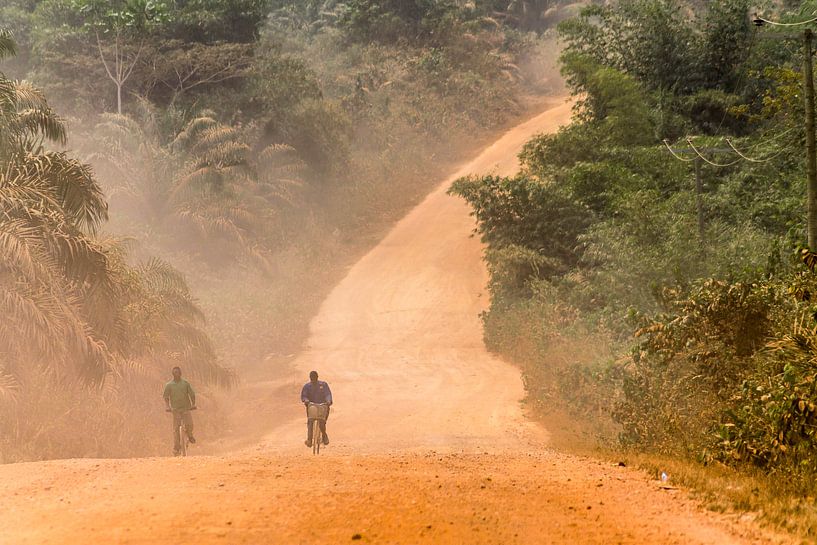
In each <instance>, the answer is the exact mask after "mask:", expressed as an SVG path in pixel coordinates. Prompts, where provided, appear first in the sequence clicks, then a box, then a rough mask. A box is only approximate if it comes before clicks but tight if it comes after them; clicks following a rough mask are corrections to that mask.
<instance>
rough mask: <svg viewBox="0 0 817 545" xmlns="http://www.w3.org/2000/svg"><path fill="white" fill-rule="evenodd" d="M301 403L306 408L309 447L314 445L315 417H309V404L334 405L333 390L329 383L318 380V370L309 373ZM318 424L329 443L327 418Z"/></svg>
mask: <svg viewBox="0 0 817 545" xmlns="http://www.w3.org/2000/svg"><path fill="white" fill-rule="evenodd" d="M301 403H303V404H304V405H305V406H306V408H307V412H306V441H304V444H305V445H306V446H308V447H311V446H312V423H313V422H314V419H312V418H309V404H310V403H325V404H326V405H327V406H331V405H332V391H331V390H330V389H329V385H328V384H327V383H325V382H324V381H322V380H318V372H317V371H312V372H310V373H309V382H307V383H306V384H304V387H303V388H302V389H301ZM326 418H329V411H328V410H327V411H326ZM318 425H319V426H320V427H321V435H323V444H324V445H328V444H329V436H328V435H326V419H318Z"/></svg>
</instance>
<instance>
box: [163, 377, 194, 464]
mask: <svg viewBox="0 0 817 545" xmlns="http://www.w3.org/2000/svg"><path fill="white" fill-rule="evenodd" d="M163 397H164V400H165V407H166V410H167V412H172V413H173V456H178V455H179V453H180V452H181V450H182V444H181V443H182V438H181V437H180V436H179V426H181V423H182V421H184V429H185V430H187V438H188V439H189V440H190V443H195V442H196V439H195V438H194V437H193V416H192V415H191V414H190V411H192V410H193V409H195V408H196V392H194V391H193V387H192V386H190V383H189V382H187V381H186V380H184V379H183V378H182V370H181V368H180V367H174V368H173V380H171V381H170V382H168V383H167V384H165V391H164V394H163Z"/></svg>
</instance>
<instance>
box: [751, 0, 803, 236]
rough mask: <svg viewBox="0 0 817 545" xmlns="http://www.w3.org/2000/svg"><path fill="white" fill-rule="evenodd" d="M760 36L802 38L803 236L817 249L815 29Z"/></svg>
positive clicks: (760, 23) (759, 22)
mask: <svg viewBox="0 0 817 545" xmlns="http://www.w3.org/2000/svg"><path fill="white" fill-rule="evenodd" d="M752 22H753V23H754V24H755V26H757V27H762V26H764V25H766V24H770V25H773V26H779V27H802V26H803V25H808V24H813V23H816V22H817V17H814V18H812V19H809V20H808V21H800V22H798V23H778V22H774V21H769V20H768V19H764V18H762V17H760V16H758V15H755V18H754V19H753V20H752ZM763 37H764V38H772V39H784V40H785V39H790V38H795V37H797V38H800V37H801V38H802V39H803V91H804V92H803V100H804V102H805V107H806V127H805V129H806V177H807V182H808V184H807V185H808V193H807V196H806V206H807V209H808V225H807V228H806V236H807V239H808V247H809V249H811V250H812V251H814V250H815V249H817V144H815V140H817V137H815V133H814V131H815V123H814V63H813V61H812V59H811V56H812V55H813V54H814V47H813V42H814V32H813V31H812V30H811V29H810V28H806V29H805V30H803V33H802V34H799V33H783V32H781V33H773V34H766V35H764V36H763Z"/></svg>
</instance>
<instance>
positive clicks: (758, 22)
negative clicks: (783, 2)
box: [752, 14, 817, 27]
mask: <svg viewBox="0 0 817 545" xmlns="http://www.w3.org/2000/svg"><path fill="white" fill-rule="evenodd" d="M752 22H753V23H754V24H755V26H763V25H764V24H768V25H772V26H782V27H794V26H803V25H807V24H809V23H814V22H817V17H814V18H813V19H809V20H808V21H800V22H799V23H780V22H777V21H770V20H768V19H764V18H763V17H761V16H759V15H757V14H755V18H754V19H753V20H752Z"/></svg>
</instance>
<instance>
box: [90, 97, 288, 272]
mask: <svg viewBox="0 0 817 545" xmlns="http://www.w3.org/2000/svg"><path fill="white" fill-rule="evenodd" d="M143 118H144V119H143V121H141V122H137V121H135V120H134V119H132V118H130V117H127V116H118V115H106V116H104V119H103V121H102V122H101V123H100V124H99V125H97V128H96V130H95V138H96V140H95V142H94V145H95V147H96V148H97V151H95V153H94V154H92V155H91V156H90V158H89V160H92V161H94V162H95V163H97V164H98V165H99V166H100V167H101V168H102V169H103V172H110V174H111V176H109V177H108V178H110V181H109V182H108V183H107V184H106V186H107V188H108V194H109V195H111V196H112V197H114V198H115V197H116V196H117V195H120V194H124V195H127V199H128V202H129V203H130V204H131V206H132V205H133V203H138V204H137V207H138V209H139V210H137V212H138V214H139V216H140V217H141V218H148V221H149V223H150V224H151V226H162V227H163V228H164V230H165V231H169V232H172V233H173V235H174V239H176V240H178V241H180V237H182V236H183V235H187V237H188V239H185V240H186V242H190V240H192V241H194V242H195V243H196V244H195V245H196V246H197V247H199V248H201V249H202V250H203V253H204V254H205V255H207V254H208V253H210V254H213V255H224V254H225V252H226V255H231V256H234V257H239V258H245V259H249V260H250V261H253V262H256V263H259V264H262V265H263V264H264V263H265V261H266V259H265V257H264V256H265V255H266V254H267V253H268V250H269V246H270V244H271V243H270V239H271V238H273V237H274V235H273V234H272V233H274V230H275V226H276V222H275V219H276V216H277V214H278V213H279V211H280V210H282V209H283V208H286V207H291V206H294V205H295V204H296V203H297V201H298V192H299V189H300V188H301V187H302V186H303V180H302V178H303V173H304V164H303V162H302V161H301V160H300V159H299V158H298V156H297V153H296V152H295V150H294V149H293V148H291V147H289V146H286V145H282V144H276V145H271V146H268V147H266V148H264V149H262V150H260V151H259V152H257V153H254V152H253V150H252V148H251V146H250V145H249V144H248V141H249V140H250V139H251V138H250V137H248V136H247V135H246V133H245V132H243V131H241V130H238V129H236V128H233V127H229V126H226V125H224V124H222V123H220V122H219V121H217V120H216V118H215V114H214V113H213V112H210V111H203V112H200V113H199V115H198V116H196V117H195V118H193V119H192V120H190V121H189V122H188V123H187V124H186V125H185V126H184V128H183V129H182V130H181V131H179V133H178V134H177V135H176V136H175V138H174V139H173V140H172V141H170V142H169V143H168V144H165V145H162V144H160V141H159V136H158V131H156V130H155V128H154V123H153V122H152V116H151V115H150V113H149V112H146V113H145V115H144V116H143ZM189 237H192V239H190V238H189Z"/></svg>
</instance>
